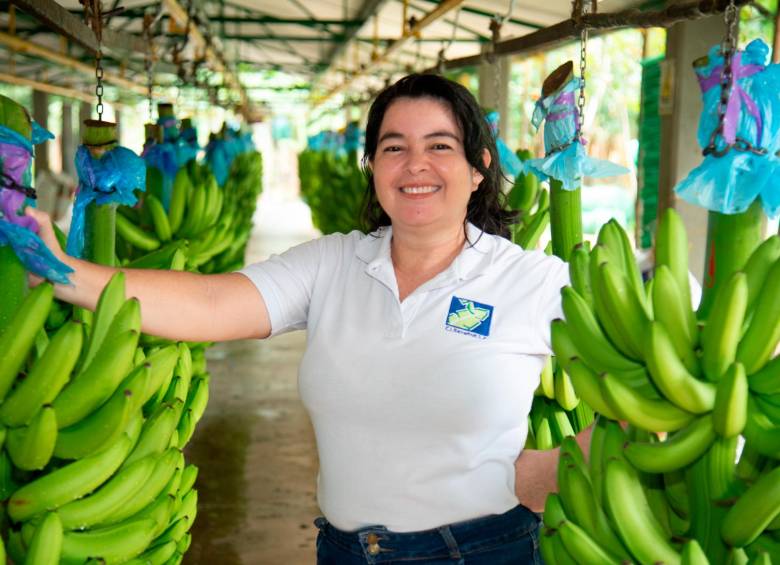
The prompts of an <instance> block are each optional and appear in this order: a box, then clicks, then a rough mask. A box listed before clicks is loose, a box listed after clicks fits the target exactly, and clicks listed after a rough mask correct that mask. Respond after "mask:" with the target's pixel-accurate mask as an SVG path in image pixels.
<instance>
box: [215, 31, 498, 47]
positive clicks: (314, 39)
mask: <svg viewBox="0 0 780 565" xmlns="http://www.w3.org/2000/svg"><path fill="white" fill-rule="evenodd" d="M345 37H346V36H344V35H342V34H339V35H336V36H334V37H322V36H319V37H318V36H308V37H307V36H300V35H274V34H270V35H268V34H265V35H262V34H261V35H252V34H228V35H223V36H222V39H225V40H232V41H299V42H301V43H330V42H332V41H344V38H345ZM396 39H397V38H395V37H379V38H377V41H378V42H379V43H381V44H385V45H386V44H389V43H392V42H393V41H395V40H396ZM450 40H452V42H453V43H484V41H483V40H481V39H479V38H478V37H456V38H455V39H452V38H450V37H424V38H421V39H416V40H415V41H418V42H420V43H449V42H450ZM356 41H359V42H360V43H373V42H374V40H373V39H368V38H363V37H358V38H357V39H356Z"/></svg>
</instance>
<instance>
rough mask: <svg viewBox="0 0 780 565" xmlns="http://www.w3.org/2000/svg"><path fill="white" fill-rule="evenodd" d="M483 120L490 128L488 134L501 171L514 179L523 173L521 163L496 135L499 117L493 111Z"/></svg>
mask: <svg viewBox="0 0 780 565" xmlns="http://www.w3.org/2000/svg"><path fill="white" fill-rule="evenodd" d="M485 120H487V123H488V125H489V126H490V132H491V133H492V134H493V139H495V140H496V148H497V149H498V160H499V162H500V163H501V170H502V171H504V173H506V174H508V175H509V176H511V177H516V176H517V175H519V174H520V173H521V172H522V171H523V162H522V161H521V160H520V159H518V157H517V155H515V152H514V151H512V150H511V149H510V148H509V146H508V145H507V144H506V142H504V140H503V139H501V138H500V137H499V135H498V124H499V122H500V121H501V116H500V115H499V113H498V112H496V111H495V110H493V111H492V112H488V113H487V115H486V116H485Z"/></svg>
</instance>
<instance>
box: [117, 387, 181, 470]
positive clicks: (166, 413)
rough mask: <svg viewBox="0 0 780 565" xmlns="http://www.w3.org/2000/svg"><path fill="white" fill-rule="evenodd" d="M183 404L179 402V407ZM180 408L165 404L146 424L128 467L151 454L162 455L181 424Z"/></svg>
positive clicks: (172, 404) (129, 459)
mask: <svg viewBox="0 0 780 565" xmlns="http://www.w3.org/2000/svg"><path fill="white" fill-rule="evenodd" d="M180 404H181V403H180V402H179V405H180ZM179 417H180V408H178V407H177V405H175V404H174V403H168V402H165V403H163V404H161V405H160V406H159V407H158V409H157V410H156V411H155V413H154V414H152V415H151V416H150V417H149V419H148V420H147V421H146V423H144V426H143V429H142V431H141V437H140V438H139V440H138V443H137V445H136V446H135V448H134V449H133V451H132V452H131V453H130V455H129V456H128V457H127V461H126V462H125V464H126V465H129V464H130V463H132V462H133V461H135V460H137V459H140V458H141V457H145V456H147V455H149V454H150V453H162V452H163V451H165V449H166V448H167V447H168V445H169V444H170V440H171V434H172V433H173V432H174V430H175V429H176V425H177V424H178V422H179Z"/></svg>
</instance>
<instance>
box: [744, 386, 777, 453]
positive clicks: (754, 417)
mask: <svg viewBox="0 0 780 565" xmlns="http://www.w3.org/2000/svg"><path fill="white" fill-rule="evenodd" d="M743 435H744V436H745V443H746V445H749V446H750V447H751V448H753V449H755V450H756V451H758V452H759V453H761V454H762V455H767V456H769V457H772V458H773V459H780V425H778V424H776V423H775V422H773V421H772V420H771V419H770V418H769V417H768V416H767V415H766V414H764V412H762V410H761V408H760V407H759V406H758V405H757V404H756V401H755V400H754V399H753V398H752V397H751V396H748V416H747V421H746V422H745V429H744V431H743Z"/></svg>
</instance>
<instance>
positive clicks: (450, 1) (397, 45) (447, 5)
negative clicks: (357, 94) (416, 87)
mask: <svg viewBox="0 0 780 565" xmlns="http://www.w3.org/2000/svg"><path fill="white" fill-rule="evenodd" d="M463 2H464V0H444V1H443V2H441V3H440V4H438V5H437V7H436V8H434V9H433V10H431V11H430V12H428V13H427V14H425V15H424V16H423V17H422V18H420V19H419V20H417V21H416V22H415V23H414V25H413V26H406V25H405V26H404V32H403V34H402V35H401V37H399V38H398V39H396V40H395V41H393V42H392V43H390V45H388V46H387V48H386V49H385V50H384V51H383V52H382V53H380V54H379V55H377V56H376V57H374V58H372V61H371V62H372V65H379V64H381V63H382V62H384V61H385V60H387V58H388V57H390V56H391V55H392V54H393V53H395V52H396V51H398V50H399V49H401V48H402V47H403V46H404V45H406V43H408V42H409V41H410V40H411V39H412V38H414V37H415V36H417V35H419V34H420V32H422V30H424V29H425V28H426V27H428V26H429V25H431V24H432V23H433V22H435V21H436V20H438V19H439V18H441V17H443V16H444V15H445V14H446V13H447V12H449V11H450V10H453V9H455V8H457V7H458V6H459V5H460V4H462V3H463ZM370 72H371V71H370V70H368V69H362V70H359V71H357V72H355V73H354V74H352V75H351V76H350V77H349V78H347V79H346V80H345V81H343V82H342V83H341V84H339V86H337V87H336V88H334V89H333V90H331V91H330V92H328V93H327V94H325V95H324V96H322V97H321V98H319V99H316V100H315V101H314V102H313V106H314V107H315V108H317V107H318V106H320V105H322V104H323V103H325V102H326V101H328V100H329V99H330V98H332V97H333V96H335V95H336V94H338V93H340V92H343V91H344V90H347V89H348V88H349V86H350V85H351V84H352V83H353V82H355V80H357V79H358V78H360V77H362V76H365V75H367V74H369V73H370Z"/></svg>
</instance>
